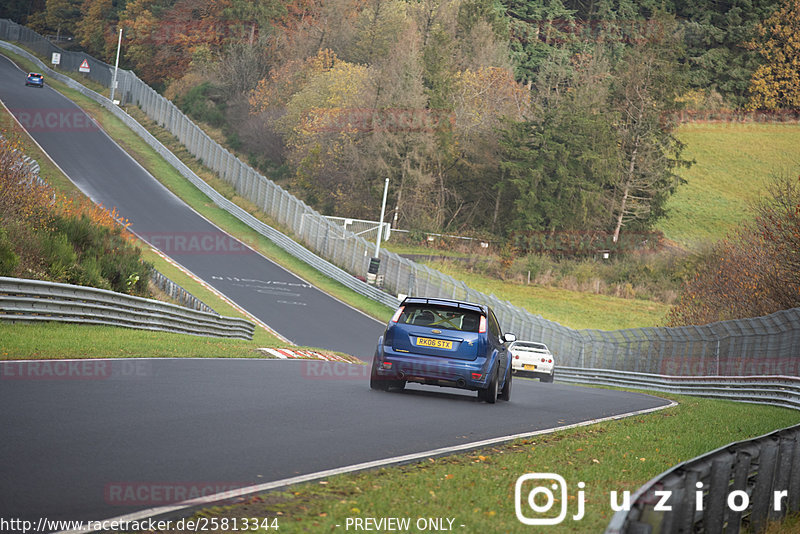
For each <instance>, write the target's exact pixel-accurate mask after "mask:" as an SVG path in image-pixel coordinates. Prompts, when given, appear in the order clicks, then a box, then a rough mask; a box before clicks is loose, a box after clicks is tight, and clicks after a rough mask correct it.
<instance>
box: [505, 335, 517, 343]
mask: <svg viewBox="0 0 800 534" xmlns="http://www.w3.org/2000/svg"><path fill="white" fill-rule="evenodd" d="M516 340H517V336H515V335H514V334H503V341H504V342H505V343H513V342H515V341H516Z"/></svg>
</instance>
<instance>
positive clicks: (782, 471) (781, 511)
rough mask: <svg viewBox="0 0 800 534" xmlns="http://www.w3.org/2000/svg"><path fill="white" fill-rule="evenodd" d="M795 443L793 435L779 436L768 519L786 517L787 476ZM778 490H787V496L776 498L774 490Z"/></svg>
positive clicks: (790, 470) (789, 471)
mask: <svg viewBox="0 0 800 534" xmlns="http://www.w3.org/2000/svg"><path fill="white" fill-rule="evenodd" d="M795 445H796V442H795V440H794V437H793V436H790V437H781V438H780V442H779V447H778V462H777V470H776V472H775V483H774V485H773V487H772V496H773V498H772V500H773V506H772V507H771V508H770V511H769V515H768V517H769V520H770V521H780V520H781V519H783V518H784V517H786V513H787V508H788V506H789V498H788V491H789V476H790V475H791V474H792V461H793V456H794V449H795ZM778 491H780V492H783V491H785V492H787V497H786V498H779V499H778V500H776V499H775V497H776V495H775V492H778ZM776 508H777V510H776Z"/></svg>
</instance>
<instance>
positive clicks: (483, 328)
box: [478, 315, 486, 334]
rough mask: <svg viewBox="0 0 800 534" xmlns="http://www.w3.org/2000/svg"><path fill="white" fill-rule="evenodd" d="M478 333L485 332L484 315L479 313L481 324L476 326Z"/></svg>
mask: <svg viewBox="0 0 800 534" xmlns="http://www.w3.org/2000/svg"><path fill="white" fill-rule="evenodd" d="M478 333H479V334H485V333H486V316H484V315H481V324H480V325H479V326H478Z"/></svg>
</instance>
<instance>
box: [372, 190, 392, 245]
mask: <svg viewBox="0 0 800 534" xmlns="http://www.w3.org/2000/svg"><path fill="white" fill-rule="evenodd" d="M388 192H389V179H388V178H387V179H386V182H384V184H383V202H382V203H381V218H380V219H379V220H378V239H376V240H375V257H376V258H377V257H378V254H380V252H381V236H382V235H383V217H384V216H385V215H386V195H387V193H388Z"/></svg>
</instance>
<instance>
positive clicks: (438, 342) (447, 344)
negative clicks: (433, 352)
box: [417, 337, 453, 349]
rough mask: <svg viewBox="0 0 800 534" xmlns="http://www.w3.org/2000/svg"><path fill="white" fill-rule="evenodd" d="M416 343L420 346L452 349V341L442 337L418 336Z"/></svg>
mask: <svg viewBox="0 0 800 534" xmlns="http://www.w3.org/2000/svg"><path fill="white" fill-rule="evenodd" d="M417 345H418V346H421V347H433V348H435V349H452V348H453V342H452V341H445V340H443V339H431V338H428V337H418V338H417Z"/></svg>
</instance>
